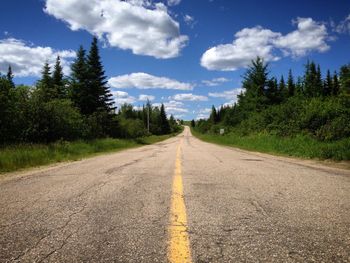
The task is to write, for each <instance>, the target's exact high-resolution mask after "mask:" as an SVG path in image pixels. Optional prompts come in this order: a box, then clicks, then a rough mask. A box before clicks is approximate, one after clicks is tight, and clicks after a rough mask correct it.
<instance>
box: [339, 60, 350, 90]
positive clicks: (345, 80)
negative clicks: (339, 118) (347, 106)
mask: <svg viewBox="0 0 350 263" xmlns="http://www.w3.org/2000/svg"><path fill="white" fill-rule="evenodd" d="M339 79H340V90H341V92H342V93H343V94H350V64H349V65H345V66H342V67H341V68H340V78H339Z"/></svg>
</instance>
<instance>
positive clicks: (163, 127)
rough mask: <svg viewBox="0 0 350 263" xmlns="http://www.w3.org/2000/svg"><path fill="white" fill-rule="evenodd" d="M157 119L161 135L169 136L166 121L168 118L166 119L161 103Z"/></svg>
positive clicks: (168, 127)
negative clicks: (158, 119)
mask: <svg viewBox="0 0 350 263" xmlns="http://www.w3.org/2000/svg"><path fill="white" fill-rule="evenodd" d="M159 118H160V121H159V122H160V128H161V133H162V134H169V133H170V125H169V121H168V118H167V116H166V113H165V108H164V104H163V103H162V105H161V106H160V114H159Z"/></svg>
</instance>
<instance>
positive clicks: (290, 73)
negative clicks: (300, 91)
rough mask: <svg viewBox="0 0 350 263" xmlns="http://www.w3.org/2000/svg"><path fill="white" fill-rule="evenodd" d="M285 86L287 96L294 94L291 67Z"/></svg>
mask: <svg viewBox="0 0 350 263" xmlns="http://www.w3.org/2000/svg"><path fill="white" fill-rule="evenodd" d="M287 88H288V97H293V96H294V94H295V84H294V78H293V74H292V70H291V69H290V70H289V73H288V81H287Z"/></svg>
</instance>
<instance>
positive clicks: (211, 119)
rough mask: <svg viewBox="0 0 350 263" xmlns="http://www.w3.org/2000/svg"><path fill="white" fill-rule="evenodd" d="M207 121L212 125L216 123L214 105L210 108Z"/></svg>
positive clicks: (216, 115) (216, 117) (216, 116)
mask: <svg viewBox="0 0 350 263" xmlns="http://www.w3.org/2000/svg"><path fill="white" fill-rule="evenodd" d="M209 120H210V122H211V123H212V124H216V123H217V120H218V114H217V112H216V108H215V106H214V105H213V106H212V107H211V113H210V117H209Z"/></svg>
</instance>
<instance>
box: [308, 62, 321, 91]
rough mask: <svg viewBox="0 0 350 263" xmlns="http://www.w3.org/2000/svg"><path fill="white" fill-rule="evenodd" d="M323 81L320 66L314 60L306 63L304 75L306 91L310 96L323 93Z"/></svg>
mask: <svg viewBox="0 0 350 263" xmlns="http://www.w3.org/2000/svg"><path fill="white" fill-rule="evenodd" d="M322 90H323V83H322V75H321V69H320V66H317V67H316V64H315V63H314V62H308V63H307V64H306V71H305V77H304V92H305V95H306V96H308V97H317V96H320V95H322V93H323V92H322Z"/></svg>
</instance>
